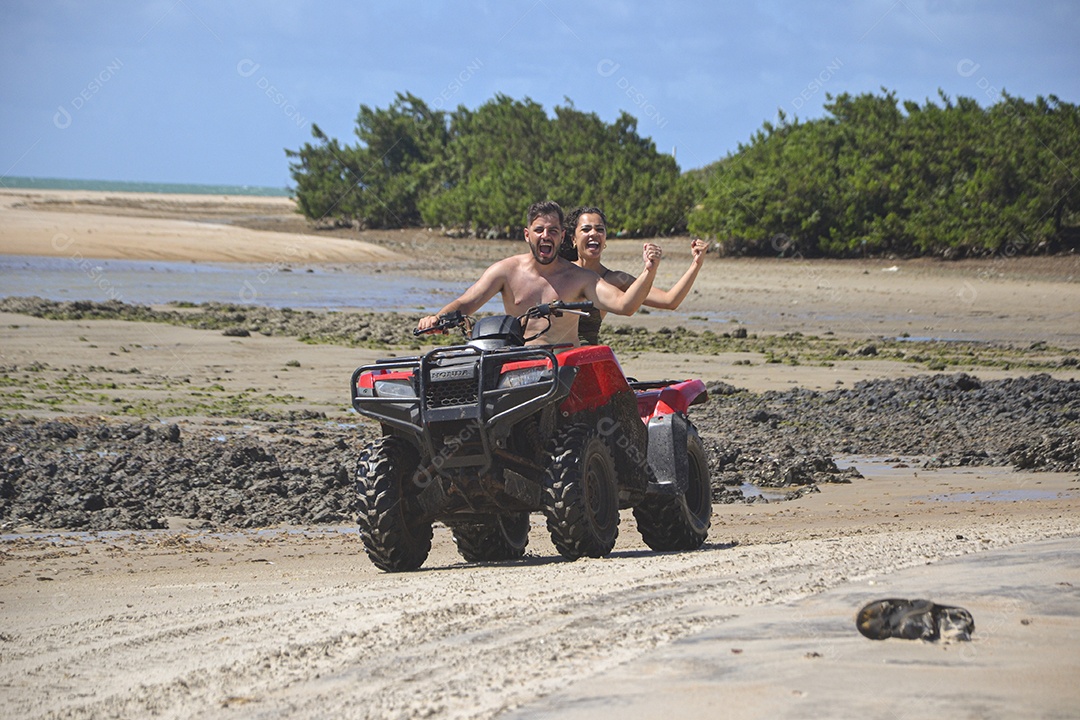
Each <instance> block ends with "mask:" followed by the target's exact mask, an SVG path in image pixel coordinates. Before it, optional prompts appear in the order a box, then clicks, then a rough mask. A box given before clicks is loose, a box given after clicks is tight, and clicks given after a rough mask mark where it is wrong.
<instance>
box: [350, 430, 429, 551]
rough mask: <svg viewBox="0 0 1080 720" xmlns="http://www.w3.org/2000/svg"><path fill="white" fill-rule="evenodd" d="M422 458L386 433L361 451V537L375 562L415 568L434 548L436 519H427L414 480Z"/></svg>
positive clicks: (359, 470)
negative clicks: (433, 524)
mask: <svg viewBox="0 0 1080 720" xmlns="http://www.w3.org/2000/svg"><path fill="white" fill-rule="evenodd" d="M418 464H419V458H418V455H417V452H416V449H415V448H414V447H413V446H412V444H410V443H409V442H408V441H406V440H404V439H402V438H398V437H393V436H390V435H388V436H385V437H383V438H381V439H379V440H376V441H375V442H373V443H372V444H371V445H369V446H368V447H367V449H366V450H365V451H364V452H363V453H362V454H361V455H360V461H359V463H358V464H357V469H356V487H357V492H358V495H359V500H358V503H357V504H358V506H359V517H358V518H357V522H358V524H359V525H360V537H361V538H362V539H363V541H364V549H365V550H367V554H368V557H369V558H370V559H371V562H373V563H374V564H375V567H377V568H379V569H380V570H386V571H388V572H400V571H402V570H415V569H417V568H418V567H420V566H421V565H423V564H424V561H425V560H427V556H428V553H430V552H431V537H432V531H431V520H430V519H425V518H424V516H423V512H422V510H421V508H420V504H419V503H418V502H417V495H419V492H420V490H421V488H420V487H419V486H418V485H417V484H416V483H414V482H413V477H414V475H415V473H416V468H417V466H418Z"/></svg>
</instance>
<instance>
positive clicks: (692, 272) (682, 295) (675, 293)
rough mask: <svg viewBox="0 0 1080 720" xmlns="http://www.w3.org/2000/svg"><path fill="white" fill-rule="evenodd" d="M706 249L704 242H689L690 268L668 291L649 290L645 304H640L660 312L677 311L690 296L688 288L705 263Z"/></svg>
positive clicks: (707, 245)
mask: <svg viewBox="0 0 1080 720" xmlns="http://www.w3.org/2000/svg"><path fill="white" fill-rule="evenodd" d="M708 249H709V244H708V243H707V242H705V241H704V240H697V239H695V240H694V241H693V242H691V243H690V252H691V253H692V254H693V258H692V259H691V260H690V267H688V268H687V269H686V272H684V273H683V276H682V277H681V278H679V281H678V282H676V283H675V284H674V285H672V286H671V289H670V290H661V289H660V288H658V287H654V288H653V289H651V290H649V296H648V297H646V298H645V302H644V303H642V304H643V305H648V306H649V307H654V308H660V309H661V310H676V309H678V307H679V305H682V301H683V300H685V299H686V296H687V295H689V294H690V288H691V287H693V285H694V280H696V279H697V276H698V271H699V270H701V264H702V263H703V262H704V261H705V251H706V250H708Z"/></svg>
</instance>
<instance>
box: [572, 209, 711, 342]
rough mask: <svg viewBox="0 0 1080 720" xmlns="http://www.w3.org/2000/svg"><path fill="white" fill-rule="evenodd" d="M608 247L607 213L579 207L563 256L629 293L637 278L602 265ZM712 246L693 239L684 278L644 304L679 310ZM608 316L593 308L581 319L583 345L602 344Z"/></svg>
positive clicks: (574, 212) (657, 290) (652, 294)
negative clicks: (602, 330)
mask: <svg viewBox="0 0 1080 720" xmlns="http://www.w3.org/2000/svg"><path fill="white" fill-rule="evenodd" d="M606 245H607V217H605V215H604V211H603V210H601V209H600V208H598V207H579V208H577V209H576V210H572V211H571V212H570V213H569V215H567V217H566V239H565V240H564V241H563V244H562V248H561V249H560V251H559V254H560V255H562V256H563V257H564V258H566V259H567V260H570V261H572V262H574V263H576V264H577V265H580V266H581V267H583V268H587V269H589V270H592V271H593V272H594V273H596V274H597V275H599V276H600V277H602V278H603V279H604V280H607V281H608V282H609V283H611V284H612V285H614V286H615V287H617V288H619V289H621V290H626V288H628V287H630V284H631V283H633V282H634V280H635V279H636V278H635V277H634V276H633V275H631V274H630V273H625V272H623V271H621V270H612V269H610V268H607V267H605V266H604V265H603V263H601V262H600V256H601V254H602V253H603V252H604V247H605V246H606ZM708 247H709V244H708V243H707V242H705V241H704V240H698V239H695V240H693V241H692V242H691V243H690V251H691V252H692V253H693V258H692V259H691V261H690V267H689V268H687V269H686V272H684V273H683V276H682V277H681V278H679V280H678V282H676V283H675V284H674V285H672V286H671V289H670V290H661V289H660V288H658V287H655V286H654V287H653V288H652V289H651V290H649V295H648V297H646V298H645V302H644V303H643V304H644V305H648V306H649V307H654V308H660V309H662V310H674V309H676V308H677V307H679V305H681V304H682V301H683V300H684V299H685V298H686V296H687V294H689V292H690V288H691V286H693V284H694V280H695V279H697V274H698V271H699V270H701V264H702V262H704V260H705V251H706V250H707V249H708ZM605 314H606V313H603V312H601V311H600V310H597V309H596V308H593V309H592V310H590V311H589V316H588V317H582V318H579V319H578V338H579V340H580V342H581V344H582V345H599V344H600V340H599V336H600V325H601V324H602V323H603V320H604V315H605Z"/></svg>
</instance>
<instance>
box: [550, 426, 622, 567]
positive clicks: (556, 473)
mask: <svg viewBox="0 0 1080 720" xmlns="http://www.w3.org/2000/svg"><path fill="white" fill-rule="evenodd" d="M550 458H551V460H550V463H549V465H548V470H547V473H546V474H545V477H544V514H545V515H546V516H547V526H548V531H549V532H550V533H551V540H552V542H553V543H555V548H556V549H557V550H558V551H559V554H560V555H562V556H563V557H565V558H566V559H568V560H577V559H578V558H579V557H582V556H585V557H593V558H599V557H604V556H605V555H607V554H608V553H610V552H611V550H612V548H614V547H615V539H616V538H617V537H618V535H619V490H618V487H617V486H616V484H615V461H614V460H613V459H612V456H611V450H610V449H609V448H608V446H607V443H605V442H604V440H603V438H602V437H601V436H600V434H599V432H598V431H597V430H596V429H595V428H593V427H592V426H590V425H573V426H570V427H568V428H566V429H565V430H564V431H562V432H561V433H559V434H558V435H556V436H555V438H554V439H553V440H552V445H551V451H550Z"/></svg>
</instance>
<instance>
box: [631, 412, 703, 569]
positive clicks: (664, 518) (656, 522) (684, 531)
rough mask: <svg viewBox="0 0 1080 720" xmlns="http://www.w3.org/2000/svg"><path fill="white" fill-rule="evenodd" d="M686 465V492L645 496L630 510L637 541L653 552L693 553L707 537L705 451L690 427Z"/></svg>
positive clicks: (687, 438)
mask: <svg viewBox="0 0 1080 720" xmlns="http://www.w3.org/2000/svg"><path fill="white" fill-rule="evenodd" d="M686 454H687V459H688V463H689V476H688V478H687V487H686V492H685V493H683V494H682V495H649V496H646V497H645V499H644V500H642V501H641V503H639V504H638V505H637V506H636V507H635V508H634V519H635V520H637V525H638V531H640V532H641V537H642V539H643V540H644V541H645V544H646V545H648V546H649V547H650V548H652V549H653V550H658V551H668V550H696V549H697V548H699V547H701V544H702V543H704V542H705V538H706V537H708V535H709V524H710V523H711V522H712V484H711V483H710V481H709V463H708V460H707V459H706V457H705V447H704V446H703V445H702V443H701V438H700V437H698V434H697V430H695V429H694V426H693V425H691V426H690V427H688V428H687V432H686Z"/></svg>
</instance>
